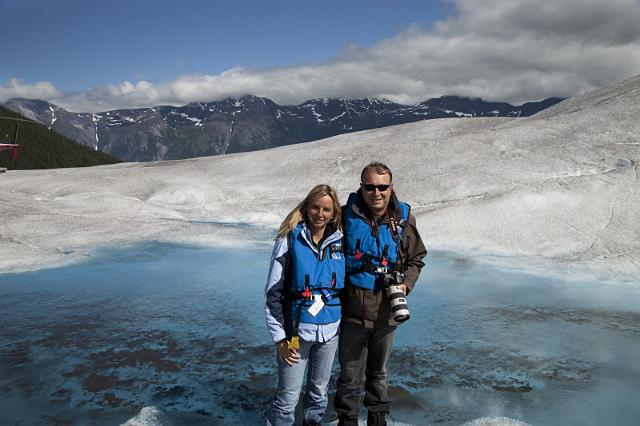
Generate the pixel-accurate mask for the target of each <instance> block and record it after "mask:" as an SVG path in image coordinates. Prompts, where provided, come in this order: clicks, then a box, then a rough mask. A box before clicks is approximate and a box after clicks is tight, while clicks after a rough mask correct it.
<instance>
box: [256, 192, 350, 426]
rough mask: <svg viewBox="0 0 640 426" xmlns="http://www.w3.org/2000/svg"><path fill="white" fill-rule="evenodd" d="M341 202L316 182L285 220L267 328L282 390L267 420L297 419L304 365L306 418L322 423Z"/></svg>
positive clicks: (340, 274)
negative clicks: (273, 347)
mask: <svg viewBox="0 0 640 426" xmlns="http://www.w3.org/2000/svg"><path fill="white" fill-rule="evenodd" d="M344 268H345V266H344V254H343V249H342V231H341V210H340V202H339V201H338V197H337V195H336V192H335V190H334V189H333V188H331V187H330V186H328V185H317V186H315V187H314V188H313V189H311V191H310V192H309V194H308V195H307V196H306V197H305V199H304V200H302V202H301V203H300V204H298V205H297V206H296V208H294V209H293V210H292V211H291V212H290V213H289V214H288V215H287V217H286V218H285V219H284V221H283V222H282V225H280V229H279V231H278V236H277V238H276V242H275V246H274V248H273V254H272V256H271V267H270V268H269V278H268V281H267V285H266V289H265V296H266V302H265V313H266V319H267V327H268V329H269V332H270V334H271V338H272V340H273V342H274V344H275V345H276V352H277V362H278V390H277V393H276V396H275V398H274V400H273V404H272V406H271V409H270V410H269V413H268V414H267V424H268V425H273V426H280V425H292V424H293V423H294V420H295V418H294V411H295V408H296V405H297V403H298V398H299V396H300V391H301V389H302V382H303V381H304V377H305V371H307V374H306V375H307V384H306V390H305V394H304V397H303V410H304V420H303V425H317V424H320V420H321V419H322V416H323V415H324V412H325V410H326V407H327V387H328V384H329V379H330V377H331V367H332V365H333V359H334V357H335V354H336V348H337V347H338V331H339V324H340V310H341V307H340V299H339V298H338V292H339V291H340V290H341V289H342V288H343V287H344Z"/></svg>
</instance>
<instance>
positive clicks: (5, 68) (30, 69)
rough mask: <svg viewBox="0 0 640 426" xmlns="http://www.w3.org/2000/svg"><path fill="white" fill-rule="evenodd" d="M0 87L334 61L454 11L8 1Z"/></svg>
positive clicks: (365, 1)
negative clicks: (14, 82)
mask: <svg viewBox="0 0 640 426" xmlns="http://www.w3.org/2000/svg"><path fill="white" fill-rule="evenodd" d="M1 4H2V6H0V7H1V8H2V16H3V19H2V20H3V27H2V28H1V29H0V31H1V34H2V39H3V40H11V43H8V44H5V45H4V46H3V51H4V52H5V53H4V55H3V56H4V57H5V58H7V59H8V58H11V60H10V61H9V60H4V61H3V64H2V68H1V69H0V81H1V80H4V81H6V80H8V79H10V78H12V77H16V78H20V79H22V80H25V81H39V80H47V81H51V82H52V83H54V84H55V85H56V86H57V87H60V88H61V89H65V90H87V89H90V88H91V87H95V86H102V85H105V84H108V83H113V82H117V81H121V80H130V81H132V80H140V79H144V80H147V81H150V82H154V83H157V82H160V81H165V80H170V79H172V78H176V77H178V76H180V75H184V74H192V73H208V74H211V73H212V74H218V73H220V72H223V71H225V70H227V69H229V68H233V67H236V66H243V67H248V68H271V67H278V66H286V65H292V64H299V63H314V62H322V61H326V60H329V59H330V58H332V57H333V56H335V55H336V54H337V53H338V52H340V51H341V50H342V49H343V48H344V47H345V46H347V45H350V44H355V45H358V46H369V45H371V44H373V43H375V42H377V41H380V40H382V39H385V38H390V37H392V36H394V35H396V34H397V33H399V32H401V31H403V30H405V29H406V28H407V27H409V26H410V25H412V24H418V25H423V26H429V25H431V24H432V23H433V22H434V21H436V20H440V19H443V18H445V17H446V16H447V14H448V11H449V10H450V9H451V7H450V5H449V4H447V3H445V2H442V1H420V0H410V1H409V0H407V1H395V0H374V1H369V0H347V1H345V0H323V1H321V2H312V1H302V0H287V1H280V0H273V1H265V0H260V1H258V0H254V1H238V0H236V1H228V0H223V1H210V0H209V1H206V0H199V1H179V2H178V1H175V0H172V1H168V0H152V1H149V0H126V1H125V0H115V1H114V0H111V1H96V0H84V1H82V0H59V1H55V0H13V1H12V0H8V1H5V2H3V3H1Z"/></svg>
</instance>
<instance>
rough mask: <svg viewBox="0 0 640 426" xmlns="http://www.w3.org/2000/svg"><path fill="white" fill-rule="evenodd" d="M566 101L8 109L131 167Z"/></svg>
mask: <svg viewBox="0 0 640 426" xmlns="http://www.w3.org/2000/svg"><path fill="white" fill-rule="evenodd" d="M561 100H562V99H559V98H549V99H546V100H544V101H541V102H531V103H526V104H524V105H521V106H513V105H510V104H508V103H504V102H485V101H483V100H482V99H479V98H475V99H474V98H464V97H457V96H443V97H440V98H434V99H429V100H426V101H424V102H421V103H419V104H416V105H412V106H407V105H400V104H397V103H393V102H390V101H388V100H384V99H372V98H367V99H313V100H308V101H306V102H304V103H302V104H300V105H296V106H293V105H284V106H283V105H278V104H276V103H274V102H273V101H271V100H269V99H266V98H261V97H257V96H244V97H242V98H240V99H225V100H223V101H219V102H209V103H192V104H189V105H185V106H182V107H174V106H158V107H153V108H141V109H126V110H114V111H106V112H102V113H97V114H90V113H72V112H69V111H66V110H65V109H63V108H61V107H60V106H57V105H54V104H51V103H48V102H45V101H40V100H29V99H10V100H9V101H7V102H6V103H5V107H6V108H9V109H11V110H13V111H16V112H18V113H20V114H22V115H24V116H26V117H28V118H31V119H33V120H36V121H39V122H41V123H43V124H45V125H47V126H49V127H50V128H51V129H53V130H55V131H57V132H58V133H61V134H62V135H64V136H66V137H68V138H70V139H72V140H75V141H77V142H79V143H81V144H83V145H87V146H90V147H92V148H94V149H96V150H100V151H104V152H106V153H108V154H111V155H113V156H115V157H118V158H120V159H123V160H126V161H152V160H172V159H182V158H191V157H201V156H209V155H218V154H228V153H235V152H247V151H255V150H259V149H266V148H273V147H277V146H284V145H291V144H295V143H301V142H308V141H312V140H318V139H323V138H327V137H330V136H335V135H338V134H342V133H348V132H355V131H360V130H367V129H373V128H380V127H385V126H391V125H396V124H403V123H410V122H415V121H419V120H426V119H432V118H446V117H518V116H522V117H524V116H530V115H533V114H535V113H537V112H538V111H541V110H543V109H545V108H547V107H549V106H551V105H554V104H556V103H558V102H560V101H561Z"/></svg>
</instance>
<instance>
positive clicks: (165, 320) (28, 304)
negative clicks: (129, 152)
mask: <svg viewBox="0 0 640 426" xmlns="http://www.w3.org/2000/svg"><path fill="white" fill-rule="evenodd" d="M269 255H270V248H269V247H266V246H263V247H260V248H257V249H249V250H239V249H225V250H213V249H196V248H187V247H181V246H172V245H166V244H153V243H149V244H145V245H140V246H139V247H137V248H135V249H128V250H125V251H113V252H110V253H105V254H104V256H103V258H102V259H101V260H96V261H92V262H90V263H86V264H83V265H77V266H71V267H64V268H56V269H49V270H43V271H38V272H33V273H22V274H12V275H3V276H0V311H1V312H2V313H3V314H2V316H1V317H0V330H2V334H1V335H0V408H1V411H2V417H3V421H7V422H9V423H14V422H18V423H22V424H30V423H38V422H40V423H45V424H78V423H84V424H86V423H92V424H105V425H106V424H109V425H112V424H120V423H124V422H125V421H127V419H131V418H132V417H134V416H136V415H137V416H138V417H137V418H140V416H147V418H149V419H151V420H149V422H150V424H165V423H166V424H236V423H243V424H258V423H261V418H262V415H263V412H264V410H265V409H266V408H267V406H268V404H269V402H270V400H271V398H272V396H273V392H274V388H275V384H276V379H275V352H274V350H273V346H272V345H271V344H270V342H269V338H268V335H267V332H266V328H265V326H264V319H263V307H262V306H263V293H262V292H263V288H264V281H265V279H266V274H267V268H268V261H269ZM408 300H409V304H410V308H411V312H412V317H411V320H410V321H409V322H408V323H406V324H405V325H403V326H401V327H400V328H399V330H398V333H397V335H396V344H395V347H394V353H393V356H392V360H391V362H392V365H391V372H392V376H391V390H392V398H393V400H394V417H396V418H397V419H398V420H401V421H403V422H410V423H414V424H425V423H442V424H462V423H465V422H468V421H472V420H474V419H478V418H481V417H485V416H505V417H509V418H512V419H519V420H521V421H524V422H526V423H530V424H603V423H614V424H632V423H634V421H635V419H637V417H638V416H639V415H640V408H638V407H637V404H636V403H635V395H637V392H638V390H640V367H639V366H638V363H637V362H636V360H635V356H634V354H637V353H638V350H639V349H640V313H639V312H640V311H639V310H640V303H638V302H639V301H640V297H639V296H638V292H637V289H634V288H626V287H623V286H618V287H607V286H604V285H600V284H598V283H576V282H571V283H567V282H563V281H559V280H553V279H549V278H540V277H536V276H532V275H526V274H521V273H516V272H505V271H500V270H497V269H494V268H490V267H487V266H483V265H480V264H477V263H476V262H474V261H473V259H469V258H464V257H460V256H457V255H450V254H448V253H435V254H431V255H430V256H429V257H428V263H427V267H426V269H425V272H424V274H423V277H422V279H421V281H420V282H419V284H418V286H417V287H416V289H415V291H414V292H413V293H412V294H411V295H410V296H409V299H408ZM336 367H337V365H336ZM333 380H335V377H334V379H333ZM330 386H331V389H335V382H332V384H331V385H330ZM143 407H147V408H146V409H145V410H143V411H142V412H141V409H142V408H143ZM151 407H155V408H151ZM332 412H333V411H332V409H331V407H330V408H329V410H328V418H329V417H330V416H331V414H332ZM154 419H155V420H154Z"/></svg>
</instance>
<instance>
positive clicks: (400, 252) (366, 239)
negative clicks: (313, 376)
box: [334, 162, 427, 426]
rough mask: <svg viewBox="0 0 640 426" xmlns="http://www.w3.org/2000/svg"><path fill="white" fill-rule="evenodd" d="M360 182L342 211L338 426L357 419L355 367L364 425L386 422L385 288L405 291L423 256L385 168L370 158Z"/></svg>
mask: <svg viewBox="0 0 640 426" xmlns="http://www.w3.org/2000/svg"><path fill="white" fill-rule="evenodd" d="M360 181H361V183H360V189H359V190H358V191H357V192H356V193H352V194H351V195H350V196H349V200H348V202H347V206H346V207H345V209H344V222H343V223H344V232H345V246H346V247H345V258H346V269H347V274H346V275H347V276H346V288H345V290H344V292H343V296H342V298H343V301H342V322H341V326H340V327H341V330H340V346H339V354H338V358H339V360H340V377H339V378H338V384H337V391H336V396H335V400H334V407H335V409H336V412H337V413H338V416H339V422H338V425H339V426H351V425H354V426H357V424H358V405H359V403H360V393H361V390H362V374H363V372H364V375H365V390H366V396H365V399H364V405H365V407H366V408H367V425H369V426H373V425H386V424H387V423H386V420H385V419H386V414H388V413H389V410H390V405H391V404H390V403H391V401H390V400H389V395H388V391H387V385H388V359H389V355H390V353H391V345H392V340H393V334H394V331H395V329H396V327H397V325H398V323H397V322H396V321H395V320H394V318H393V314H392V311H391V306H390V302H389V298H388V297H387V292H386V287H387V286H388V285H389V284H398V286H399V287H400V289H401V290H402V291H403V293H404V294H405V295H407V294H408V293H409V292H410V291H411V290H412V289H413V287H414V285H415V283H416V281H417V279H418V276H419V274H420V270H421V269H422V267H423V266H424V263H423V262H422V258H423V257H424V256H426V254H427V250H426V248H425V246H424V244H423V242H422V239H421V238H420V235H419V234H418V229H417V228H416V220H415V217H414V216H413V215H411V214H410V213H409V210H410V207H409V205H408V204H405V203H401V202H400V201H398V199H397V198H396V195H395V192H394V191H393V182H392V174H391V170H389V168H388V167H387V166H386V165H384V164H382V163H377V162H374V163H371V164H369V165H368V166H366V167H365V168H364V169H363V170H362V173H361V176H360Z"/></svg>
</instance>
